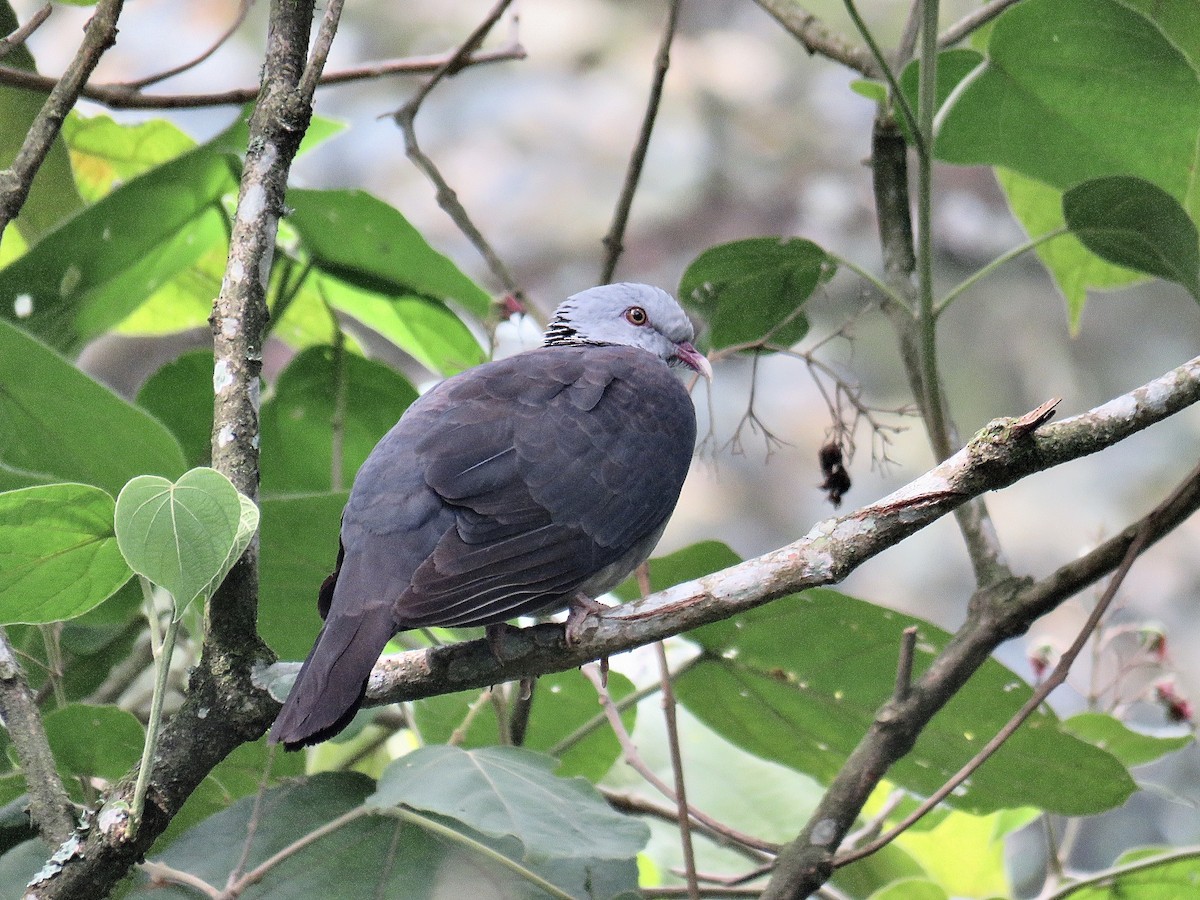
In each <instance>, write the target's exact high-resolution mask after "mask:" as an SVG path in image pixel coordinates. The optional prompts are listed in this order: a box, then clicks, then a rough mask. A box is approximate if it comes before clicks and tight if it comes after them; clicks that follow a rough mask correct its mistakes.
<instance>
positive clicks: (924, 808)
mask: <svg viewBox="0 0 1200 900" xmlns="http://www.w3.org/2000/svg"><path fill="white" fill-rule="evenodd" d="M1198 484H1200V466H1197V467H1196V468H1195V469H1193V470H1192V472H1191V473H1190V474H1189V475H1188V477H1187V478H1185V479H1184V480H1183V481H1182V482H1181V483H1180V484H1179V485H1178V486H1177V487H1176V488H1175V490H1173V491H1172V492H1171V494H1170V496H1168V497H1167V499H1166V500H1164V501H1163V502H1162V503H1161V504H1159V506H1158V507H1156V508H1155V510H1154V511H1153V512H1151V513H1150V514H1149V515H1147V516H1146V517H1145V518H1143V519H1142V521H1141V523H1140V524H1139V526H1138V528H1137V531H1136V533H1135V535H1134V537H1133V540H1132V541H1130V543H1129V546H1128V548H1127V549H1126V550H1125V555H1124V557H1123V558H1122V559H1121V562H1120V565H1119V566H1117V569H1116V571H1114V572H1113V575H1112V578H1111V579H1110V580H1109V582H1108V587H1106V588H1105V590H1104V593H1103V594H1102V595H1101V596H1100V599H1099V600H1098V601H1096V606H1095V607H1094V608H1093V609H1092V612H1091V614H1090V615H1089V616H1088V618H1087V621H1086V622H1084V625H1083V627H1082V628H1081V629H1080V630H1079V633H1078V634H1077V635H1076V636H1075V640H1074V641H1072V642H1071V646H1070V647H1068V648H1067V650H1066V651H1065V652H1064V653H1063V654H1062V656H1060V657H1059V660H1058V663H1057V664H1056V665H1055V666H1054V669H1053V671H1052V672H1051V673H1050V675H1049V676H1048V677H1047V678H1046V679H1045V680H1044V681H1043V682H1042V683H1041V684H1040V685H1038V687H1037V689H1036V690H1034V692H1033V694H1032V695H1031V696H1030V698H1029V699H1028V700H1026V701H1025V703H1024V705H1022V706H1021V708H1020V709H1019V710H1018V711H1017V712H1016V713H1014V714H1013V716H1012V718H1011V719H1009V720H1008V722H1007V723H1005V725H1004V727H1003V728H1001V729H1000V730H999V731H998V732H997V733H996V734H995V735H994V736H993V737H992V739H991V740H990V741H988V742H987V744H985V745H984V746H983V748H982V749H980V751H979V752H978V753H976V754H975V756H974V757H972V758H971V760H970V761H969V762H967V763H966V765H964V766H963V767H962V768H961V769H959V770H958V771H957V772H955V773H954V775H952V776H951V777H950V778H949V779H948V780H947V781H946V782H945V784H943V785H942V786H941V787H940V788H938V789H937V790H936V791H934V793H933V794H931V795H930V796H929V797H928V798H927V799H926V800H924V801H923V802H922V803H921V804H920V805H919V806H918V807H917V808H916V809H914V810H913V811H912V812H911V813H909V814H908V815H907V816H905V817H904V818H903V819H902V820H901V821H900V822H899V823H898V824H897V825H896V826H895V827H893V828H892V829H891V830H890V831H888V832H886V833H885V834H883V835H880V836H879V837H878V838H876V839H875V840H874V841H872V842H871V843H869V844H866V845H865V846H863V847H858V848H856V849H854V850H852V851H851V852H849V853H846V854H844V855H842V856H839V857H838V858H837V859H836V860H834V866H835V867H841V866H844V865H848V864H849V863H852V862H854V861H855V860H859V859H862V858H863V857H865V856H869V855H870V854H872V853H874V852H875V851H876V850H879V849H880V848H881V847H884V846H886V845H887V844H889V843H891V842H892V841H893V840H895V839H896V838H897V837H899V836H900V835H901V834H903V833H904V832H905V831H906V830H908V829H909V828H910V827H912V825H913V824H914V823H916V822H917V821H918V820H920V819H921V818H922V817H923V816H924V815H925V814H926V813H928V812H929V811H930V810H932V809H933V808H934V807H936V806H937V805H938V804H939V803H941V802H942V801H943V800H944V799H946V797H948V796H950V794H951V793H952V792H953V791H954V789H955V788H956V787H958V786H959V785H960V784H962V783H963V782H964V781H966V780H967V779H968V778H969V777H970V776H971V775H972V773H974V772H975V770H976V769H978V768H979V767H980V766H981V765H983V764H984V763H985V762H987V760H988V759H990V758H991V756H992V755H993V754H994V753H995V752H996V751H997V750H999V749H1000V747H1001V745H1003V744H1004V742H1005V741H1007V740H1008V739H1009V738H1010V737H1012V736H1013V734H1015V733H1016V730H1017V729H1018V728H1020V727H1021V725H1022V724H1023V723H1024V722H1025V720H1026V719H1028V718H1029V717H1030V716H1031V715H1033V713H1034V712H1035V711H1036V710H1037V709H1038V707H1039V706H1041V705H1042V703H1043V702H1045V700H1046V698H1047V697H1048V696H1049V695H1050V693H1051V692H1052V691H1053V690H1054V689H1055V688H1057V687H1058V686H1059V685H1061V684H1062V683H1063V682H1064V681H1066V679H1067V674H1068V672H1070V670H1071V665H1072V664H1073V663H1074V662H1075V658H1076V657H1077V656H1079V654H1080V652H1081V651H1082V650H1083V648H1084V647H1085V646H1086V645H1087V642H1088V641H1089V640H1090V639H1091V636H1092V633H1093V632H1094V631H1095V630H1096V626H1097V625H1098V624H1099V623H1100V620H1101V619H1102V618H1103V617H1104V614H1105V613H1106V612H1107V611H1108V607H1109V604H1110V603H1111V602H1112V599H1113V597H1114V596H1116V593H1117V590H1118V589H1119V588H1120V587H1121V584H1122V583H1123V582H1124V581H1125V576H1126V575H1128V574H1129V570H1130V568H1132V566H1133V564H1134V562H1135V561H1136V560H1137V558H1138V556H1139V555H1141V553H1142V551H1143V550H1145V549H1146V548H1147V547H1148V546H1149V545H1150V544H1151V543H1152V540H1151V539H1152V537H1153V536H1154V535H1155V534H1156V533H1157V532H1158V531H1159V529H1160V525H1161V523H1160V521H1159V520H1160V519H1161V518H1162V517H1164V516H1168V515H1173V507H1174V506H1175V504H1176V503H1177V502H1178V501H1179V500H1180V498H1181V497H1183V496H1185V495H1186V494H1188V493H1189V492H1194V491H1195V490H1196V486H1197V485H1198Z"/></svg>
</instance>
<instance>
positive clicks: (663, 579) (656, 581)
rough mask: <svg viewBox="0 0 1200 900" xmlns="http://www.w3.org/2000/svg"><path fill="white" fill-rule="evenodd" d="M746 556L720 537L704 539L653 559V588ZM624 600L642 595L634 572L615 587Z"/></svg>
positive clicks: (697, 575)
mask: <svg viewBox="0 0 1200 900" xmlns="http://www.w3.org/2000/svg"><path fill="white" fill-rule="evenodd" d="M741 561H742V558H741V557H740V556H738V555H737V554H736V553H734V552H733V551H732V550H731V549H730V548H729V545H728V544H723V543H721V542H720V541H700V542H698V543H695V544H690V545H689V546H687V547H684V548H683V549H682V550H676V551H675V552H674V553H669V554H667V555H666V556H656V557H655V558H654V559H652V560H650V564H649V565H650V590H651V591H661V590H665V589H666V588H669V587H671V586H672V585H676V584H679V583H680V582H683V581H691V580H693V579H695V578H703V577H704V576H705V575H711V574H712V573H713V572H719V571H721V569H728V568H729V567H730V566H733V565H737V564H738V563H740V562H741ZM613 593H614V594H616V595H617V596H618V597H620V598H621V599H622V600H633V599H636V598H637V597H640V596H641V595H642V592H641V589H640V588H639V587H638V583H637V578H636V577H634V576H632V575H631V576H630V577H629V578H627V579H625V580H624V581H623V582H621V584H619V585H618V586H617V588H616V590H614V591H613Z"/></svg>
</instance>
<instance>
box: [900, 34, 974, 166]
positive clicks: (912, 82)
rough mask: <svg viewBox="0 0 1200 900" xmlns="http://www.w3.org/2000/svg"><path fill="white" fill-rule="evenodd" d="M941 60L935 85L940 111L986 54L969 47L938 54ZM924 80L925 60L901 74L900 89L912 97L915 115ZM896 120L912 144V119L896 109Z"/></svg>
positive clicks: (935, 100)
mask: <svg viewBox="0 0 1200 900" xmlns="http://www.w3.org/2000/svg"><path fill="white" fill-rule="evenodd" d="M937 59H938V63H937V78H936V81H937V84H936V85H935V93H934V104H933V108H934V111H935V115H936V112H937V111H938V110H940V109H941V108H942V104H944V103H945V102H946V98H947V97H949V96H950V94H951V93H952V92H953V91H954V89H955V88H956V87H958V86H959V84H961V83H962V82H963V80H964V79H965V78H966V77H967V76H968V75H970V74H971V73H972V72H974V71H975V70H976V69H977V68H979V64H980V63H981V62H983V54H982V53H980V52H979V51H977V50H968V49H964V48H961V47H958V48H954V49H951V50H943V51H942V52H941V53H939V54H938V58H937ZM920 80H921V61H920V60H919V59H914V60H912V62H910V63H909V64H908V65H907V66H905V67H904V71H903V72H901V73H900V79H899V81H900V90H902V91H903V92H904V97H905V99H906V100H908V105H909V107H910V108H911V109H912V111H913V114H914V115H915V114H916V112H917V105H918V102H917V92H918V88H919V85H920ZM896 122H897V124H898V125H899V126H900V130H901V131H903V132H904V137H905V139H906V140H907V141H908V142H909V143H912V136H911V135H910V134H909V131H908V120H907V119H905V118H904V115H903V112H902V111H901V110H899V109H897V110H896Z"/></svg>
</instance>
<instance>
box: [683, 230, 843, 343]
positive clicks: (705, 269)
mask: <svg viewBox="0 0 1200 900" xmlns="http://www.w3.org/2000/svg"><path fill="white" fill-rule="evenodd" d="M836 270H837V266H836V264H835V263H834V261H833V260H832V259H830V257H829V255H828V254H827V253H826V252H825V251H824V250H822V249H821V248H820V247H818V246H817V245H816V244H814V243H813V242H812V241H806V240H803V239H801V238H790V239H779V238H750V239H748V240H743V241H734V242H733V243H729V244H720V245H718V246H716V247H710V248H709V249H708V250H705V251H704V252H703V253H701V254H700V255H699V256H698V257H696V259H695V261H694V262H693V263H692V264H691V265H690V266H688V268H687V271H686V272H684V273H683V278H682V280H681V281H680V283H679V299H680V301H681V302H682V303H683V305H684V307H685V308H687V309H689V310H690V311H692V312H695V313H696V314H697V315H698V316H700V317H701V318H702V319H704V321H706V322H707V323H708V332H707V333H706V334H705V335H702V336H701V342H702V347H703V349H706V350H707V349H718V350H719V349H721V348H724V347H729V346H734V345H738V344H744V343H756V342H759V341H763V342H768V343H771V344H774V345H777V346H783V347H787V346H790V345H792V344H794V343H796V342H797V341H799V340H800V339H801V338H802V337H804V335H805V334H806V333H807V332H808V319H807V318H805V316H804V315H803V313H802V312H801V310H802V309H803V307H804V303H805V302H806V301H807V300H808V298H809V297H811V296H812V294H813V291H815V290H816V289H817V286H818V285H820V284H823V283H824V282H826V281H828V280H829V279H830V278H832V277H833V274H834V272H835V271H836Z"/></svg>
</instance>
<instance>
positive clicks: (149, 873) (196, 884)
mask: <svg viewBox="0 0 1200 900" xmlns="http://www.w3.org/2000/svg"><path fill="white" fill-rule="evenodd" d="M138 868H139V869H141V870H142V872H143V873H144V874H145V875H146V877H147V878H149V879H150V885H151V886H152V887H160V886H163V885H168V884H177V885H180V886H181V887H189V888H191V889H192V890H194V891H198V892H199V893H201V894H203V895H204V896H205V897H210V898H211V900H220V897H221V892H220V891H219V890H218V889H217V888H215V887H213V886H212V885H211V884H209V883H208V882H207V881H205V880H204V879H203V878H200V877H199V876H198V875H193V874H192V873H191V872H185V871H183V870H182V869H176V868H174V867H173V866H168V865H167V864H166V863H161V862H154V861H153V860H149V859H148V860H145V861H143V862H142V863H140V864H139V866H138Z"/></svg>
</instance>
